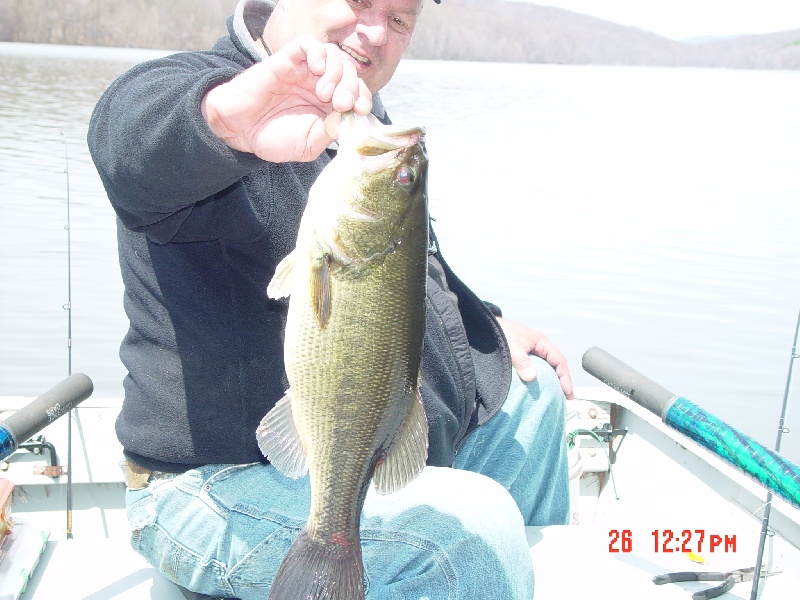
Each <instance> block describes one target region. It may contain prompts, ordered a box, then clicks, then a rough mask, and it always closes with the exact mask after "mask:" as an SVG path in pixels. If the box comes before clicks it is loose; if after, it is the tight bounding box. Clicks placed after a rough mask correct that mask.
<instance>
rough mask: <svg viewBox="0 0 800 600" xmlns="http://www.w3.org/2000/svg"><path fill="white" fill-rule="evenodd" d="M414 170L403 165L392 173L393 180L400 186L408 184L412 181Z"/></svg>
mask: <svg viewBox="0 0 800 600" xmlns="http://www.w3.org/2000/svg"><path fill="white" fill-rule="evenodd" d="M414 179H415V177H414V170H413V169H411V168H409V167H407V166H405V165H403V166H402V167H400V168H399V169H397V171H396V172H395V174H394V180H395V181H396V182H397V183H399V184H400V185H402V186H408V185H411V184H412V183H414Z"/></svg>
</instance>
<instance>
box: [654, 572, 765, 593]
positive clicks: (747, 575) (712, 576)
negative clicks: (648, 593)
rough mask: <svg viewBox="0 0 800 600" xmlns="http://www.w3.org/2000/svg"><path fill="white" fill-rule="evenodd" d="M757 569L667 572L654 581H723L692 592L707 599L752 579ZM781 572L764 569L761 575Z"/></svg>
mask: <svg viewBox="0 0 800 600" xmlns="http://www.w3.org/2000/svg"><path fill="white" fill-rule="evenodd" d="M755 571H756V568H755V567H749V568H747V569H736V570H735V571H727V572H724V573H722V572H718V571H717V572H714V571H711V572H702V571H701V572H694V571H688V572H682V573H665V574H664V575H656V576H655V577H653V583H655V584H656V585H663V584H665V583H680V582H682V581H722V584H720V585H718V586H715V587H711V588H708V589H706V590H700V591H699V592H695V593H694V594H692V598H693V599H694V600H707V599H708V598H716V597H717V596H722V594H724V593H725V592H727V591H728V590H730V589H731V588H732V587H733V586H734V585H736V584H737V583H741V582H742V581H752V580H753V577H754V576H755ZM779 572H780V571H763V570H762V572H761V576H762V577H768V576H770V575H775V574H776V573H779Z"/></svg>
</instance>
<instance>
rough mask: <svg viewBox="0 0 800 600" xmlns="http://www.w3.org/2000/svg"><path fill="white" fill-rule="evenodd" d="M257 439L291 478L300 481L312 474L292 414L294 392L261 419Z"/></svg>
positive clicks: (288, 394)
mask: <svg viewBox="0 0 800 600" xmlns="http://www.w3.org/2000/svg"><path fill="white" fill-rule="evenodd" d="M256 439H257V440H258V447H259V448H260V449H261V452H262V454H264V456H266V457H267V458H268V459H269V462H270V463H271V464H272V466H274V467H275V468H276V469H278V471H280V472H281V473H283V474H284V475H286V476H287V477H291V478H292V479H298V478H299V477H302V476H303V475H305V474H306V473H308V460H307V459H306V452H305V449H304V448H303V442H302V440H301V439H300V432H299V431H298V430H297V425H296V424H295V422H294V414H293V412H292V390H289V391H287V392H286V395H285V396H284V397H283V398H281V399H280V400H278V402H277V404H275V406H274V407H273V408H272V410H270V411H269V412H268V413H267V414H266V416H265V417H264V418H263V419H261V423H260V424H259V426H258V427H257V428H256Z"/></svg>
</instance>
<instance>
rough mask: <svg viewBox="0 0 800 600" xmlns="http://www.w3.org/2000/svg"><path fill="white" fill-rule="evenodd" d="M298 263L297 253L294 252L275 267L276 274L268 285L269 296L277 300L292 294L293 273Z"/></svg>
mask: <svg viewBox="0 0 800 600" xmlns="http://www.w3.org/2000/svg"><path fill="white" fill-rule="evenodd" d="M295 262H296V251H295V250H293V251H292V252H290V253H289V254H287V255H286V256H284V257H283V260H282V261H281V262H279V263H278V266H277V267H275V274H274V275H273V276H272V279H271V280H270V282H269V284H268V285H267V296H268V297H270V298H273V299H275V300H277V299H278V298H285V297H286V296H288V295H290V294H291V293H292V273H293V272H294V264H295Z"/></svg>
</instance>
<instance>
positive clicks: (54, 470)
mask: <svg viewBox="0 0 800 600" xmlns="http://www.w3.org/2000/svg"><path fill="white" fill-rule="evenodd" d="M18 450H28V451H29V452H32V453H33V454H42V452H43V451H45V450H47V452H48V454H49V457H50V464H49V465H36V466H34V467H33V474H34V475H46V476H47V477H53V478H56V477H61V476H62V475H64V474H65V473H66V472H67V470H66V469H65V468H64V467H62V466H60V465H59V464H58V453H57V452H56V447H55V446H54V445H53V444H52V442H48V441H47V440H46V439H45V437H44V436H43V435H37V436H35V437H32V438H30V439H29V440H28V441H27V442H23V443H22V444H20V445H19V447H18Z"/></svg>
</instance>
